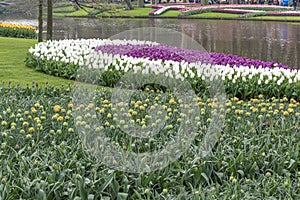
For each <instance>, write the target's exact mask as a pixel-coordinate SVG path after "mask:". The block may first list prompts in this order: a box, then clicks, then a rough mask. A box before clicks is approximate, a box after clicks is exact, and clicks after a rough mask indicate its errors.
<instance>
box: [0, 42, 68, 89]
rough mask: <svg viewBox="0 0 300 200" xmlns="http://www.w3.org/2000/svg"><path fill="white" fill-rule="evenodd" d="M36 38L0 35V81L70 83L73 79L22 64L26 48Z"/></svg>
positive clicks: (43, 83) (15, 83)
mask: <svg viewBox="0 0 300 200" xmlns="http://www.w3.org/2000/svg"><path fill="white" fill-rule="evenodd" d="M36 43H37V41H36V40H30V39H16V38H6V37H0V81H1V82H5V84H7V83H8V82H9V81H10V82H11V83H12V84H13V85H18V84H20V85H23V86H25V85H26V84H31V83H32V81H35V82H38V83H39V85H41V86H43V85H45V83H46V82H48V83H49V84H50V85H53V86H60V85H62V84H64V85H66V84H68V83H72V84H73V81H70V80H65V79H62V78H57V77H53V76H50V75H46V74H43V73H40V72H37V71H35V70H34V69H30V68H27V67H25V66H24V60H25V57H26V53H27V51H28V49H29V48H30V47H31V46H33V45H34V44H36Z"/></svg>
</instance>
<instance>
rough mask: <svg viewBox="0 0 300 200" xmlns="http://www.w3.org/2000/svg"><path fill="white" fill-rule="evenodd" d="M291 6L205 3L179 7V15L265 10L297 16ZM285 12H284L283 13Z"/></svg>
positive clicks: (241, 12) (259, 11) (268, 12)
mask: <svg viewBox="0 0 300 200" xmlns="http://www.w3.org/2000/svg"><path fill="white" fill-rule="evenodd" d="M291 9H292V8H290V7H286V6H275V5H243V4H236V5H235V4H230V5H222V4H221V5H207V6H195V7H186V8H183V9H181V11H182V14H180V16H189V15H195V14H200V13H204V12H222V13H233V14H250V13H255V12H257V13H262V12H266V15H293V16H297V15H298V14H297V13H299V12H295V11H290V10H291ZM284 13H285V14H284Z"/></svg>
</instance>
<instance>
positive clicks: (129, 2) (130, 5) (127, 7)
mask: <svg viewBox="0 0 300 200" xmlns="http://www.w3.org/2000/svg"><path fill="white" fill-rule="evenodd" d="M124 2H125V4H126V10H133V6H132V4H131V0H124Z"/></svg>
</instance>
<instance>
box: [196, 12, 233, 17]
mask: <svg viewBox="0 0 300 200" xmlns="http://www.w3.org/2000/svg"><path fill="white" fill-rule="evenodd" d="M238 16H239V14H232V13H216V12H207V13H201V14H197V15H191V16H190V17H200V18H224V19H228V18H237V17H238Z"/></svg>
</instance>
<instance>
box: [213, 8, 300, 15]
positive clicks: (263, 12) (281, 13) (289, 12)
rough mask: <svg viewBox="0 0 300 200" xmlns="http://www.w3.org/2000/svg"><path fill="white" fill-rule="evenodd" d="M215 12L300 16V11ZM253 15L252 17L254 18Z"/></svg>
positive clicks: (240, 10)
mask: <svg viewBox="0 0 300 200" xmlns="http://www.w3.org/2000/svg"><path fill="white" fill-rule="evenodd" d="M212 11H213V12H219V13H233V14H254V15H255V14H256V15H260V14H262V15H268V16H300V12H299V11H281V12H280V11H277V12H274V11H262V10H246V9H227V8H225V9H215V10H212ZM254 15H251V16H254Z"/></svg>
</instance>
